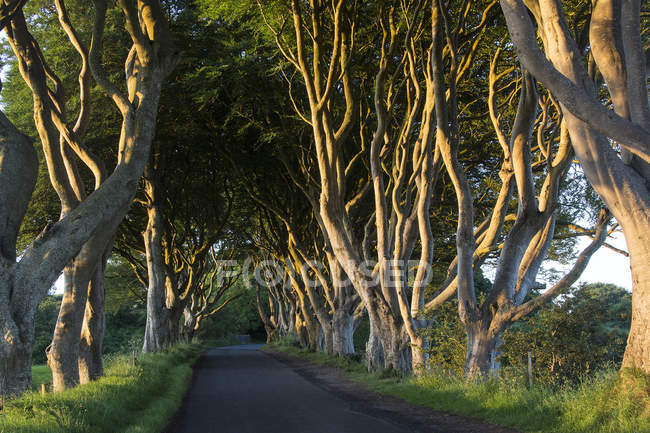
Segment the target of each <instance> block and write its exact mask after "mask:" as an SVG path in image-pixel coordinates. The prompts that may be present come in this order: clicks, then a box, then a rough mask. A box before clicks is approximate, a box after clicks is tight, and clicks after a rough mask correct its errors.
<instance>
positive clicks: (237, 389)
mask: <svg viewBox="0 0 650 433" xmlns="http://www.w3.org/2000/svg"><path fill="white" fill-rule="evenodd" d="M260 347H261V345H253V344H251V345H245V346H232V347H223V348H216V349H211V350H210V351H208V352H207V353H206V354H205V355H204V356H203V357H202V358H201V359H200V360H199V362H198V364H197V366H196V369H195V377H194V382H193V384H192V387H191V388H190V390H189V392H188V395H187V396H186V398H185V401H184V403H183V406H182V407H181V409H180V411H179V412H178V414H177V415H176V416H175V418H174V420H173V421H172V423H171V424H170V426H169V427H168V429H167V430H166V433H212V432H214V433H217V432H218V433H407V431H408V430H404V429H402V428H400V427H397V426H395V425H393V424H392V423H390V422H388V421H385V420H381V419H378V418H374V417H372V416H369V415H366V414H362V413H358V412H353V411H352V410H351V409H350V405H349V404H348V403H346V402H345V401H343V400H341V399H339V398H337V397H336V396H335V395H333V394H330V393H328V392H327V391H325V390H323V389H321V388H319V387H318V386H316V385H314V384H312V383H311V382H309V381H307V380H305V379H304V378H303V377H302V376H300V375H298V374H297V373H295V372H294V371H293V370H291V369H290V368H289V367H287V366H286V365H285V364H283V363H281V362H279V361H276V360H275V359H273V358H271V357H270V356H268V355H266V354H264V353H263V352H260V351H258V350H257V349H259V348H260Z"/></svg>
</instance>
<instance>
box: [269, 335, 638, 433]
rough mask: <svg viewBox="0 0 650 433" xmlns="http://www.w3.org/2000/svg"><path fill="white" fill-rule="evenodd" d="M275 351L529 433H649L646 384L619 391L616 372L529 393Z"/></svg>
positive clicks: (632, 383)
mask: <svg viewBox="0 0 650 433" xmlns="http://www.w3.org/2000/svg"><path fill="white" fill-rule="evenodd" d="M273 348H274V349H277V350H281V351H283V352H287V353H289V354H292V355H297V356H300V357H302V358H304V359H307V360H309V361H312V362H316V363H320V364H324V365H329V366H334V367H341V368H343V369H344V370H345V371H346V375H347V376H348V377H349V378H351V379H354V380H357V381H359V382H362V383H364V384H365V385H366V386H368V387H369V388H371V389H373V390H375V391H377V392H380V393H385V394H390V395H394V396H396V397H400V398H403V399H404V400H407V401H409V402H411V403H414V404H418V405H423V406H428V407H431V408H433V409H436V410H442V411H447V412H451V413H456V414H461V415H468V416H472V417H476V418H482V419H484V420H486V421H488V422H491V423H493V424H498V425H502V426H505V427H513V428H516V429H518V430H521V431H522V432H531V433H650V398H649V397H650V381H649V380H648V378H647V377H644V376H642V375H636V376H634V375H631V377H629V378H628V379H627V381H626V386H621V382H620V381H619V380H618V375H617V373H616V372H615V371H609V372H602V373H600V374H598V375H594V376H592V377H589V378H585V380H583V382H582V383H581V384H579V385H576V386H563V387H558V388H545V387H533V389H532V390H531V389H528V387H527V386H525V384H523V383H522V381H521V380H520V379H519V378H517V377H512V378H506V379H503V378H502V379H490V380H486V381H483V382H479V383H472V384H467V383H465V382H464V381H463V380H461V379H459V378H457V377H453V376H450V375H446V374H445V375H443V374H434V373H432V374H428V375H426V376H424V377H399V376H396V375H394V374H391V373H389V372H378V373H367V372H366V371H365V367H364V366H363V365H362V364H361V363H359V362H354V361H352V360H350V359H347V358H337V357H332V356H327V355H324V354H322V353H311V352H306V351H304V350H301V349H298V348H295V347H291V346H273Z"/></svg>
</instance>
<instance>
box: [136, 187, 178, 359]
mask: <svg viewBox="0 0 650 433" xmlns="http://www.w3.org/2000/svg"><path fill="white" fill-rule="evenodd" d="M149 189H151V188H149ZM150 195H151V191H150ZM147 214H148V217H149V219H148V222H147V228H146V230H145V232H144V234H143V236H144V245H145V251H146V256H147V271H148V275H149V287H148V288H147V319H146V325H145V332H144V344H143V346H142V351H143V352H145V353H150V352H155V351H158V350H161V349H163V348H165V347H167V346H169V345H170V344H171V342H172V340H173V336H172V335H171V330H170V328H169V320H170V317H169V313H170V312H169V310H168V309H167V305H166V280H167V278H166V275H167V271H166V269H165V263H164V258H163V252H162V225H163V222H162V214H161V211H160V209H159V208H158V206H157V204H156V203H155V202H154V203H153V204H152V205H150V206H149V208H148V209H147Z"/></svg>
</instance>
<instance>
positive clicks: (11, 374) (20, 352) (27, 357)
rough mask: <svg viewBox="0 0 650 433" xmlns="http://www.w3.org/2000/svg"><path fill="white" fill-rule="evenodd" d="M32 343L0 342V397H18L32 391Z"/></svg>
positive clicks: (3, 340) (5, 340) (4, 340)
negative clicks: (0, 371)
mask: <svg viewBox="0 0 650 433" xmlns="http://www.w3.org/2000/svg"><path fill="white" fill-rule="evenodd" d="M3 335H5V336H6V334H5V333H4V332H3ZM32 343H33V342H30V343H28V342H20V341H17V340H14V341H13V342H9V341H8V340H7V339H2V340H1V341H0V353H1V354H2V357H1V358H0V360H1V361H2V364H0V369H2V373H1V374H2V376H1V380H0V395H3V396H4V395H6V396H11V395H18V394H21V393H23V392H25V391H28V390H30V389H32V351H31V348H32Z"/></svg>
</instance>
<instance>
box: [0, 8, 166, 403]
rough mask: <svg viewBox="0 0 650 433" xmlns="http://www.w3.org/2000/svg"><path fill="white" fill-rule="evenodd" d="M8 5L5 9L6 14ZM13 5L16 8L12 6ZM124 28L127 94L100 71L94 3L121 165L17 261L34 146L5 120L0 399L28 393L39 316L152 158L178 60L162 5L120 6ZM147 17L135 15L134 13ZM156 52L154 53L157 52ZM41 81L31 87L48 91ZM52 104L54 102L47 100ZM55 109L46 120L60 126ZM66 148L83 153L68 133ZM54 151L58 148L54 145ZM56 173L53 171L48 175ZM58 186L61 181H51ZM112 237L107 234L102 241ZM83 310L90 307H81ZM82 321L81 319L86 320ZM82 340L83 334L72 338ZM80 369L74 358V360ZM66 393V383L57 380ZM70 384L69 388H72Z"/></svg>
mask: <svg viewBox="0 0 650 433" xmlns="http://www.w3.org/2000/svg"><path fill="white" fill-rule="evenodd" d="M4 6H6V5H4V4H3V7H4ZM14 6H15V5H14ZM121 6H122V9H123V11H124V15H125V17H126V23H127V25H126V28H127V32H128V33H129V35H130V37H131V39H132V40H133V48H132V50H131V52H130V55H129V56H128V57H127V59H128V61H127V82H128V86H127V88H128V90H129V92H128V94H122V93H121V92H120V91H119V90H118V88H117V87H116V86H115V85H114V84H113V83H112V82H111V81H109V79H108V78H107V75H106V74H105V72H104V71H103V68H102V67H101V58H100V53H101V51H100V46H101V39H102V34H103V30H104V25H105V15H106V3H105V2H104V1H101V0H98V1H96V2H95V12H96V15H95V23H94V26H93V32H92V34H93V36H92V41H91V44H90V48H89V52H88V64H89V66H90V69H91V71H92V73H93V76H94V78H95V80H96V81H97V83H98V84H99V85H100V86H101V87H102V88H103V89H104V91H106V93H107V94H108V95H109V96H110V97H111V99H112V100H113V101H114V102H115V104H116V106H117V107H118V109H119V110H120V112H121V114H122V116H123V124H122V135H121V137H120V145H119V156H118V161H117V165H116V167H115V169H114V171H113V172H112V174H111V175H110V176H108V177H107V178H106V180H105V181H104V182H102V184H101V186H99V187H98V188H97V189H96V190H95V191H94V192H93V193H91V194H89V195H88V197H86V198H85V199H84V200H82V201H81V203H79V204H78V205H77V206H76V207H74V209H72V210H70V211H69V212H67V213H66V215H65V216H63V218H61V219H60V221H58V222H57V223H55V224H53V225H52V226H51V227H48V228H46V230H44V231H43V233H42V234H41V235H40V236H39V237H38V238H37V239H36V240H35V241H34V242H32V243H31V244H30V245H29V246H28V247H27V248H26V249H25V250H24V251H23V252H22V254H21V256H20V259H19V260H18V261H16V250H15V243H16V234H17V232H18V227H19V225H20V222H21V220H22V217H23V215H24V212H25V208H26V206H27V203H28V200H29V198H30V196H31V193H32V190H33V187H34V181H35V176H36V158H35V153H34V150H33V147H32V145H31V143H30V142H29V140H27V139H26V138H25V137H24V136H22V135H21V134H20V133H19V132H18V131H16V130H15V128H14V127H13V126H12V125H11V124H10V123H9V122H8V121H7V120H6V118H4V116H3V118H2V127H3V134H4V135H5V137H6V138H5V140H3V142H2V152H3V154H4V155H5V156H4V157H3V158H2V162H1V163H0V177H1V178H2V182H0V184H1V185H2V186H1V187H0V190H1V191H3V195H4V196H3V202H4V203H9V202H11V203H14V204H15V206H12V207H7V206H4V207H3V212H4V213H6V215H5V216H4V217H3V218H2V221H4V222H5V223H4V226H3V228H2V233H3V235H2V239H3V240H4V241H3V261H2V263H3V264H2V276H1V277H0V281H2V283H0V284H2V286H1V289H0V296H2V302H1V304H2V311H1V312H0V326H1V327H2V335H3V337H2V340H1V341H0V344H1V345H2V350H0V354H1V355H0V356H1V357H0V362H1V363H2V365H3V370H2V381H0V382H1V384H2V385H1V387H2V388H1V392H2V393H3V394H15V393H20V392H22V391H25V390H27V389H29V388H30V387H31V346H32V344H33V328H34V324H33V318H34V312H35V309H36V307H37V305H38V303H39V302H40V300H41V299H42V298H43V296H45V294H46V293H47V291H48V290H49V288H50V287H51V285H52V283H53V282H54V281H55V280H56V278H57V277H58V276H59V274H60V273H61V271H63V269H64V268H65V266H66V265H67V264H68V263H69V262H70V261H71V260H72V259H73V258H74V257H75V256H76V255H77V254H78V253H79V251H80V250H81V249H82V247H83V245H84V244H85V243H86V242H88V240H89V239H90V238H91V237H92V236H96V235H97V236H98V235H99V234H100V233H101V232H104V230H106V231H110V230H111V229H112V228H115V227H116V226H117V224H118V223H119V221H120V220H121V219H122V218H123V216H124V214H125V213H126V211H127V209H128V207H129V205H130V204H131V200H132V198H133V195H134V193H135V188H136V186H137V181H138V179H139V177H140V176H141V174H142V171H143V169H144V165H145V163H146V161H147V159H148V154H149V149H150V144H151V140H152V138H153V134H154V131H155V119H156V112H157V108H158V98H159V96H160V87H161V84H162V81H163V80H164V79H165V77H166V75H167V74H168V73H169V71H170V70H171V68H172V67H173V66H174V64H175V63H176V61H177V57H178V54H177V52H176V50H175V49H174V46H173V43H172V40H171V37H170V35H169V32H168V29H167V19H166V17H165V16H164V14H163V12H162V9H161V7H160V4H159V3H157V2H149V1H146V2H144V1H143V2H138V4H137V5H136V3H135V2H130V1H124V2H121ZM136 8H137V9H139V10H141V11H145V12H146V13H142V14H138V13H137V9H136ZM154 44H155V45H156V49H155V50H154V49H153V45H154ZM42 79H43V80H42V81H40V82H39V81H34V85H39V86H45V85H46V82H45V77H42ZM44 103H45V104H47V105H49V104H51V102H50V101H49V100H45V101H44ZM55 114H56V113H55V110H50V111H49V112H47V116H51V117H47V116H46V117H45V120H46V121H48V122H50V121H55V119H54V118H55ZM69 138H70V139H69V140H68V138H65V142H63V143H62V144H63V148H64V149H65V148H66V146H68V145H69V146H70V148H71V149H72V150H73V151H75V152H78V153H81V148H79V147H76V146H74V143H75V140H74V139H73V135H72V134H70V136H69ZM52 148H53V149H54V146H52ZM52 152H53V154H52V156H54V159H52V160H50V161H48V164H49V166H50V167H49V168H50V170H64V169H65V166H64V165H63V164H62V162H63V161H62V159H61V154H60V153H59V150H58V148H57V150H53V151H52ZM51 174H52V172H51ZM53 178H54V179H56V177H54V176H53ZM102 236H106V237H109V236H110V235H106V234H104V235H102ZM83 307H85V303H84V304H83ZM81 318H82V319H83V316H81ZM75 338H76V339H77V341H78V339H79V338H80V335H77V336H76V337H75ZM74 363H75V364H76V363H77V359H75V360H74ZM56 381H57V383H59V384H62V385H63V386H65V383H66V382H65V380H64V379H63V377H58V378H57V379H56ZM68 384H69V383H68Z"/></svg>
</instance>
